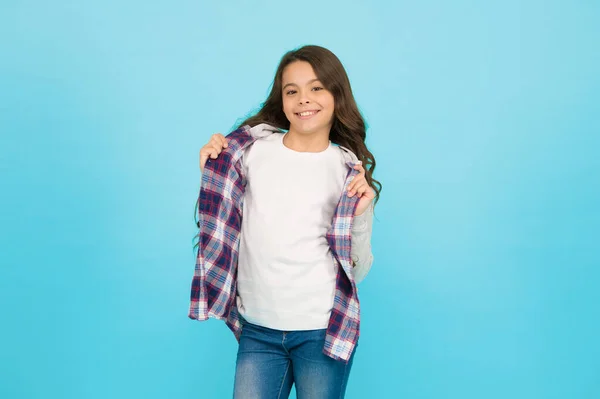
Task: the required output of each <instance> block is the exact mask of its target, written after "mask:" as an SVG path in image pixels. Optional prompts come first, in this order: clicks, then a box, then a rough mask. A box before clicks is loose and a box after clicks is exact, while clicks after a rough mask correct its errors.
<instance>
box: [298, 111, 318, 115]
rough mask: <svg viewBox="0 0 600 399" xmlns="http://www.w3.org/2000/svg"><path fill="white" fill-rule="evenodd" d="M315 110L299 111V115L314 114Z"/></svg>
mask: <svg viewBox="0 0 600 399" xmlns="http://www.w3.org/2000/svg"><path fill="white" fill-rule="evenodd" d="M316 113H317V111H305V112H300V114H299V115H300V116H309V115H314V114H316Z"/></svg>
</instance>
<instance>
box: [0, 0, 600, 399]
mask: <svg viewBox="0 0 600 399" xmlns="http://www.w3.org/2000/svg"><path fill="white" fill-rule="evenodd" d="M599 19H600V5H599V2H598V1H591V0H590V1H583V0H581V1H526V0H523V1H514V0H508V1H492V2H483V1H474V0H471V1H453V2H446V1H441V0H429V1H423V2H407V1H398V2H391V1H390V2H387V1H386V2H384V1H379V2H377V1H370V2H367V1H356V2H352V1H341V0H340V1H323V0H320V1H313V0H307V1H303V2H289V3H288V2H279V1H270V2H268V1H256V0H255V1H223V2H216V1H214V2H204V1H177V2H173V1H164V0H160V1H116V0H102V1H99V0H98V1H59V2H43V1H16V0H3V1H2V2H1V6H0V133H1V136H0V150H1V151H0V167H1V169H0V170H1V178H2V180H1V183H2V185H1V190H2V195H1V199H0V201H1V208H0V209H1V210H0V212H1V213H0V215H1V220H0V222H1V226H2V228H1V230H0V237H1V241H0V242H1V253H0V261H1V266H2V269H1V270H2V272H1V279H0V300H1V304H2V309H1V310H2V328H1V329H0V335H1V340H0V342H1V343H0V349H1V350H0V397H2V398H7V399H8V398H45V399H46V398H86V399H87V398H90V399H95V398H144V399H150V398H203V399H213V398H215V399H220V398H228V397H230V396H231V393H232V386H233V373H234V364H235V354H236V342H235V339H234V338H233V335H232V334H231V333H230V332H229V330H228V329H227V328H226V326H225V325H224V323H222V322H220V321H215V320H210V321H208V322H202V323H200V322H197V321H192V320H190V319H188V317H187V312H188V304H189V302H188V301H189V289H190V283H191V278H192V274H193V268H194V261H195V253H194V251H193V249H192V245H193V241H192V240H193V237H194V234H196V230H195V225H194V204H195V201H196V197H197V194H198V189H199V182H200V171H199V168H198V152H199V149H200V147H201V146H202V145H204V144H205V143H206V142H207V140H208V139H209V137H210V135H211V134H212V133H214V132H223V133H226V132H228V131H229V130H231V128H233V127H234V125H235V123H236V121H238V120H240V119H241V118H243V117H244V116H246V115H248V113H249V112H250V111H252V110H253V109H256V107H258V106H259V105H260V103H261V102H262V101H263V100H264V99H265V97H266V94H267V92H268V89H269V85H270V83H271V80H272V78H273V74H274V72H275V68H276V66H277V63H278V61H279V59H280V57H281V56H282V55H283V53H284V52H285V51H287V50H290V49H292V48H295V47H297V46H300V45H303V44H319V45H323V46H325V47H328V48H329V49H331V50H332V51H333V52H334V53H336V54H337V55H338V57H339V58H340V59H341V60H342V62H343V63H344V65H345V67H346V69H347V72H348V74H349V76H350V79H351V83H352V85H353V90H354V93H355V96H356V99H357V102H358V104H359V107H360V109H361V111H362V112H363V114H364V116H365V118H366V120H367V122H368V124H369V130H368V139H367V143H368V145H369V147H370V149H371V150H372V152H373V153H374V154H375V157H376V160H377V169H376V177H377V178H378V179H379V180H380V181H381V182H382V183H383V185H384V188H383V192H382V197H381V201H380V203H379V205H378V206H377V208H376V222H375V225H374V233H373V251H374V256H375V262H374V265H373V268H372V272H371V274H370V275H369V276H368V277H367V279H366V280H365V281H364V282H363V283H362V284H361V285H360V286H359V287H360V298H361V302H362V335H361V345H360V347H359V352H358V353H357V355H356V359H355V365H354V368H353V371H352V374H351V377H350V382H349V385H348V394H347V398H350V399H353V398H366V397H368V398H377V399H379V398H407V399H434V398H435V399H441V398H443V399H446V398H450V399H454V398H456V399H470V398H473V399H475V398H477V399H480V398H486V399H488V398H489V399H506V398H518V399H521V398H522V399H532V398H540V399H572V398H575V399H592V398H599V397H600V343H599V340H598V337H599V336H600V293H599V288H600V272H599V271H598V268H599V266H600V249H599V247H600V210H599V209H600V206H599V205H600V156H599V153H600V137H599V136H600V123H599V116H600V96H599V92H600V73H599V71H600V28H599V26H600V25H599V24H598V20H599Z"/></svg>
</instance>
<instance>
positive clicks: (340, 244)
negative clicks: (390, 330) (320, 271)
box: [188, 126, 360, 362]
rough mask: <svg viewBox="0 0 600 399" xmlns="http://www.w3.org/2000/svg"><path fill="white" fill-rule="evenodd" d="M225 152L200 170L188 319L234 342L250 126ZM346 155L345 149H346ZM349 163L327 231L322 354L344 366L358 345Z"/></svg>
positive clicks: (239, 131)
mask: <svg viewBox="0 0 600 399" xmlns="http://www.w3.org/2000/svg"><path fill="white" fill-rule="evenodd" d="M227 139H228V143H229V145H228V147H227V148H226V149H224V150H223V151H222V152H221V154H219V157H218V158H217V159H210V158H209V160H208V162H207V163H206V165H205V167H204V173H203V175H202V184H201V188H200V195H199V198H198V201H199V204H198V209H199V211H198V216H199V233H198V237H199V243H198V254H197V257H196V267H195V270H194V277H193V279H192V289H191V298H190V309H189V314H188V316H189V317H190V318H191V319H196V320H207V319H208V318H209V317H212V318H216V319H221V320H224V321H225V322H226V324H227V326H228V327H229V329H231V331H233V333H234V335H235V337H236V339H238V340H239V337H240V334H241V330H242V325H241V323H240V319H239V314H238V309H237V304H236V290H237V285H236V283H237V282H236V279H237V264H238V249H239V243H240V232H241V223H242V204H243V196H244V187H245V185H246V181H245V176H244V174H243V171H242V169H241V163H240V159H241V157H242V154H243V150H244V149H245V148H246V147H247V146H249V145H251V144H252V143H254V141H255V140H256V138H255V137H253V136H252V135H251V132H250V127H249V126H244V127H241V128H239V129H237V130H235V131H234V132H232V133H230V134H229V135H227ZM346 151H347V150H346ZM352 159H353V161H349V162H347V165H348V167H349V168H350V170H349V171H348V176H347V177H346V182H345V184H344V192H343V193H342V196H341V198H340V201H339V203H338V205H337V208H336V210H335V213H334V216H333V223H332V225H331V228H330V229H329V231H328V232H327V241H328V243H329V246H330V247H331V250H332V253H333V256H334V258H335V260H336V261H337V263H338V265H339V266H341V267H338V272H337V278H336V288H335V298H334V303H333V309H332V311H331V317H330V319H329V325H328V327H327V333H326V338H325V346H324V347H323V352H324V353H325V354H326V355H327V356H329V357H331V358H333V359H336V360H342V361H344V362H347V361H348V359H349V358H350V355H351V354H352V351H353V350H354V347H355V346H356V343H357V342H358V337H359V328H360V306H359V300H358V293H357V289H356V283H355V282H354V277H353V274H352V259H351V257H350V248H351V245H352V243H351V238H352V222H353V220H354V213H355V209H356V206H357V205H358V198H357V197H356V196H354V197H352V198H349V197H348V196H347V195H346V194H345V191H346V187H347V186H348V184H349V183H350V180H351V178H352V177H354V176H355V175H356V174H358V171H357V170H356V169H354V166H355V165H356V161H357V160H356V161H354V160H355V159H356V157H355V156H352Z"/></svg>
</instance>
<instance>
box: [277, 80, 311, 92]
mask: <svg viewBox="0 0 600 399" xmlns="http://www.w3.org/2000/svg"><path fill="white" fill-rule="evenodd" d="M318 81H319V79H318V78H317V79H313V80H309V81H308V82H306V84H311V83H313V82H318ZM288 86H298V85H297V84H296V83H288V84H286V85H285V86H283V89H282V90H284V89H285V88H286V87H288Z"/></svg>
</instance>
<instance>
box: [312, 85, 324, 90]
mask: <svg viewBox="0 0 600 399" xmlns="http://www.w3.org/2000/svg"><path fill="white" fill-rule="evenodd" d="M313 90H314V91H319V90H323V88H322V87H321V86H316V87H313Z"/></svg>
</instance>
